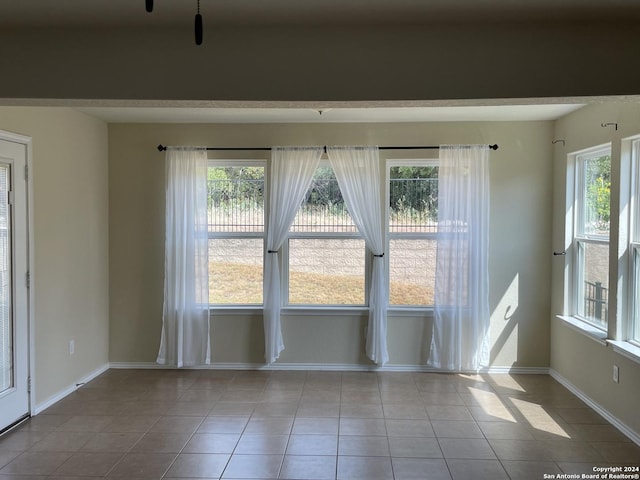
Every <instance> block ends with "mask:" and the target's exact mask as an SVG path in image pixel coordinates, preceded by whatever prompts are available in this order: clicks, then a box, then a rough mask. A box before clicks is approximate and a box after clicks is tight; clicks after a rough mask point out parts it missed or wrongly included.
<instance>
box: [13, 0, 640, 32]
mask: <svg viewBox="0 0 640 480" xmlns="http://www.w3.org/2000/svg"><path fill="white" fill-rule="evenodd" d="M200 3H201V13H202V15H203V18H204V22H205V25H207V24H209V25H237V26H240V25H257V24H260V25H262V24H282V23H297V24H326V23H343V24H344V23H347V24H362V23H368V24H372V23H376V24H389V23H431V22H442V21H510V22H514V21H515V22H517V21H522V22H530V21H545V22H549V21H582V20H599V21H602V20H603V19H605V20H606V19H609V20H614V19H617V20H627V21H632V20H633V19H639V18H640V5H639V3H640V2H638V0H201V2H200ZM196 5H197V3H196V0H155V1H154V11H153V13H147V12H146V10H145V2H144V0H0V26H5V27H20V28H23V27H29V26H33V27H47V26H49V27H56V28H60V27H91V28H96V27H149V28H153V27H166V26H181V25H184V26H189V27H192V26H193V16H194V14H195V11H196Z"/></svg>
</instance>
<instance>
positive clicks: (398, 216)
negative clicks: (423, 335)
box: [388, 160, 438, 306]
mask: <svg viewBox="0 0 640 480" xmlns="http://www.w3.org/2000/svg"><path fill="white" fill-rule="evenodd" d="M388 177H389V181H388V185H389V187H388V206H389V209H388V212H389V213H388V232H389V235H388V237H389V248H388V252H389V304H390V305H391V306H426V305H433V303H434V302H433V291H434V284H435V270H436V269H435V266H436V237H437V232H438V166H437V162H436V161H435V160H432V161H424V160H423V161H419V162H417V161H416V162H414V161H411V162H410V161H403V162H401V161H394V162H390V166H389V170H388Z"/></svg>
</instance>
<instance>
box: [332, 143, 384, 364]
mask: <svg viewBox="0 0 640 480" xmlns="http://www.w3.org/2000/svg"><path fill="white" fill-rule="evenodd" d="M327 155H328V156H329V161H330V162H331V166H332V167H333V170H334V172H335V174H336V179H337V180H338V185H339V186H340V191H341V192H342V196H343V198H344V201H345V203H346V205H347V209H348V210H349V213H350V214H351V218H353V221H354V223H355V224H356V226H357V227H358V231H359V232H360V233H361V234H362V236H363V237H364V241H365V243H366V244H367V248H369V250H371V252H372V253H373V255H374V257H373V268H372V276H371V290H370V293H369V324H368V327H367V345H366V353H367V356H368V357H369V358H370V359H371V360H372V361H374V362H375V363H376V364H378V365H384V364H385V363H386V362H387V361H388V360H389V354H388V352H387V304H388V295H387V284H386V272H385V262H384V258H383V257H384V230H383V226H382V204H381V201H382V200H381V199H382V197H381V194H380V182H381V178H380V160H379V155H378V147H327Z"/></svg>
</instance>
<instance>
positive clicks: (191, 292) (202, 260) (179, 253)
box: [157, 147, 210, 367]
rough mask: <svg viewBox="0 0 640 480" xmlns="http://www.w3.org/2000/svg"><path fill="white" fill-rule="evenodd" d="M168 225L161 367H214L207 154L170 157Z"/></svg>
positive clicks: (181, 152)
mask: <svg viewBox="0 0 640 480" xmlns="http://www.w3.org/2000/svg"><path fill="white" fill-rule="evenodd" d="M165 162H166V226H165V257H164V307H163V314H162V339H161V341H160V350H159V352H158V359H157V362H158V363H160V364H163V365H174V366H177V367H183V366H194V365H202V364H206V363H209V362H210V353H209V341H210V340H209V252H208V224H207V151H206V149H205V148H189V147H179V148H178V147H171V148H169V149H167V152H166V158H165Z"/></svg>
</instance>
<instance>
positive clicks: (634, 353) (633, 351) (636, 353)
mask: <svg viewBox="0 0 640 480" xmlns="http://www.w3.org/2000/svg"><path fill="white" fill-rule="evenodd" d="M608 343H610V344H611V346H613V351H614V352H616V353H617V354H619V355H622V356H623V357H626V358H628V359H629V360H631V361H632V362H636V363H640V347H636V346H635V345H633V344H631V343H629V342H621V341H619V340H608Z"/></svg>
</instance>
